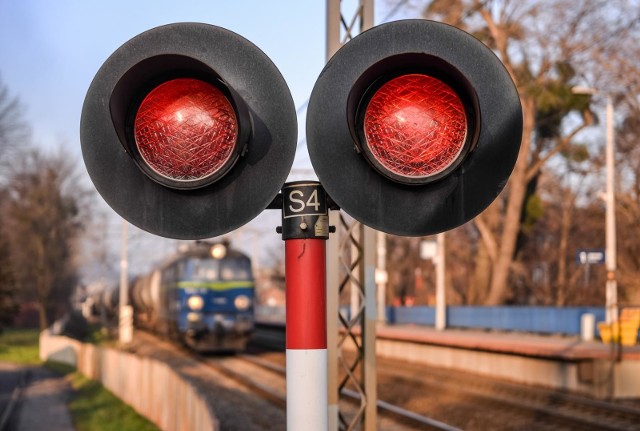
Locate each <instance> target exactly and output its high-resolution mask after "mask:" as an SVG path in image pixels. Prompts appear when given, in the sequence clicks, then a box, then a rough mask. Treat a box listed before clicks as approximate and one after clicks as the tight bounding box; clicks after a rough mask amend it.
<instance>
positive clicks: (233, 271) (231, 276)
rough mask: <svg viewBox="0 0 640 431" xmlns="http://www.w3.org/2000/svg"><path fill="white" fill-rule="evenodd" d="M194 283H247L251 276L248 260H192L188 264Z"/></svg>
mask: <svg viewBox="0 0 640 431" xmlns="http://www.w3.org/2000/svg"><path fill="white" fill-rule="evenodd" d="M190 266H191V273H192V274H193V280H194V281H232V280H241V281H248V280H251V279H252V276H251V261H250V260H249V259H246V258H245V259H242V258H240V259H220V260H216V259H207V258H194V259H191V262H190Z"/></svg>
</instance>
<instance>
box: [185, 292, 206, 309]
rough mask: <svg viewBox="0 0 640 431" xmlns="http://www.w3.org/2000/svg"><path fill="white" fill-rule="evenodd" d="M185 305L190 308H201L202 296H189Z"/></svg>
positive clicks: (202, 303) (202, 304)
mask: <svg viewBox="0 0 640 431" xmlns="http://www.w3.org/2000/svg"><path fill="white" fill-rule="evenodd" d="M187 305H188V306H189V308H190V309H192V310H196V311H197V310H202V307H204V300H203V299H202V296H197V295H194V296H190V297H189V299H187Z"/></svg>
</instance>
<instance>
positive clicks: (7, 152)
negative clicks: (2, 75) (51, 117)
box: [0, 79, 30, 184]
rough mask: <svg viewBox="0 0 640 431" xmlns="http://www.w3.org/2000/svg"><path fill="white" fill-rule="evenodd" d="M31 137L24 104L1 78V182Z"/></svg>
mask: <svg viewBox="0 0 640 431" xmlns="http://www.w3.org/2000/svg"><path fill="white" fill-rule="evenodd" d="M29 137H30V130H29V127H28V126H27V123H26V122H25V121H24V112H23V109H22V105H21V104H20V101H19V100H18V98H17V97H14V96H11V94H10V93H9V89H8V88H7V87H6V86H5V85H4V84H3V83H2V80H1V79H0V184H2V180H3V178H4V177H5V176H6V170H7V168H8V166H10V163H11V160H12V158H13V157H14V156H15V154H16V152H17V151H18V150H19V149H20V148H25V147H28V144H29Z"/></svg>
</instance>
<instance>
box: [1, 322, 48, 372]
mask: <svg viewBox="0 0 640 431" xmlns="http://www.w3.org/2000/svg"><path fill="white" fill-rule="evenodd" d="M39 337H40V332H39V331H38V330H37V329H5V330H4V332H3V333H2V335H0V361H2V362H12V363H15V364H22V365H37V364H40V358H39V356H38V339H39Z"/></svg>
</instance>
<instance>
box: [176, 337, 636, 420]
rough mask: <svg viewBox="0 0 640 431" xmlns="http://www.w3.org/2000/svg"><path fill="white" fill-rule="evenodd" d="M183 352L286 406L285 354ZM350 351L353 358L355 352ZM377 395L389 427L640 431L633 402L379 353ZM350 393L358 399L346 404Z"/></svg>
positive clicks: (354, 405) (352, 408)
mask: <svg viewBox="0 0 640 431" xmlns="http://www.w3.org/2000/svg"><path fill="white" fill-rule="evenodd" d="M254 349H255V348H254ZM178 350H180V351H182V352H183V353H187V354H188V355H190V356H191V358H192V359H195V360H196V361H197V362H199V363H201V364H202V365H203V367H211V368H213V369H215V370H217V371H218V372H219V373H220V374H224V375H225V376H226V377H227V378H229V379H231V380H233V381H235V382H237V383H236V384H239V385H241V386H244V387H245V388H247V392H251V393H253V394H256V396H258V397H260V398H262V399H264V400H266V401H267V404H270V405H272V406H273V407H274V409H279V411H281V412H282V411H284V408H285V404H286V402H285V394H286V381H285V368H284V362H285V358H284V352H281V351H280V352H275V351H270V352H265V351H264V350H261V349H255V350H254V351H250V353H251V354H245V355H235V356H208V357H203V356H198V355H195V354H193V353H192V352H188V351H186V350H185V349H178ZM173 351H174V352H175V351H176V349H175V346H174V347H173ZM176 353H177V352H176ZM343 354H344V355H345V356H346V357H347V358H348V357H349V355H350V353H349V352H343ZM378 395H379V397H380V398H381V399H383V400H387V401H389V403H385V402H382V401H379V402H378V411H379V424H378V428H379V429H383V430H396V429H397V430H415V429H453V426H457V427H459V428H462V429H496V430H515V429H518V430H519V429H535V430H544V429H548V430H557V429H580V430H591V429H598V430H640V408H638V407H637V405H636V404H633V403H631V404H620V403H612V402H606V401H601V400H595V399H592V398H587V397H583V396H578V395H574V394H569V393H563V392H559V391H553V390H547V389H543V388H534V387H530V386H525V385H520V384H514V383H509V382H504V381H497V380H494V379H491V378H487V377H482V376H478V375H475V374H470V373H463V372H457V371H456V372H454V371H449V370H443V369H437V368H431V367H425V366H422V365H415V364H410V363H405V362H400V361H395V360H393V361H392V360H387V359H382V358H378ZM350 396H352V397H351V398H353V400H352V402H345V399H346V398H349V397H350ZM359 404H360V402H359V400H358V399H357V397H356V394H354V393H350V392H349V391H344V392H343V397H341V404H340V410H341V413H342V414H344V415H345V417H347V418H349V417H353V415H354V414H355V412H356V411H357V409H358V407H359ZM429 418H433V419H429ZM434 419H435V420H434ZM437 421H442V422H445V423H447V424H449V425H445V424H443V423H442V422H437Z"/></svg>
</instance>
